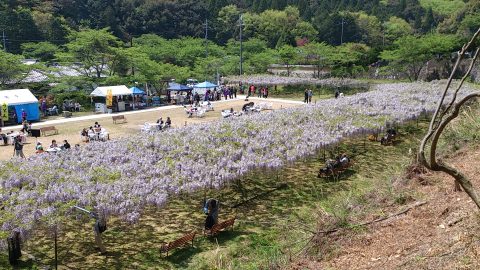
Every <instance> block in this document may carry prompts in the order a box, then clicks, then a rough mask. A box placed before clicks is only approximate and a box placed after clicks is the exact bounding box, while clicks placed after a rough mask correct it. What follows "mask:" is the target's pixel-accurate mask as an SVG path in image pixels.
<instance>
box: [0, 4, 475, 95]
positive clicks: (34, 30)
mask: <svg viewBox="0 0 480 270" xmlns="http://www.w3.org/2000/svg"><path fill="white" fill-rule="evenodd" d="M240 17H242V20H240ZM241 24H242V25H243V39H244V41H245V43H244V50H245V55H244V57H245V59H244V60H245V65H244V68H243V70H242V71H243V73H245V74H254V73H264V72H266V69H267V67H268V65H270V64H273V63H277V64H286V65H290V64H314V65H318V66H319V68H320V67H329V68H330V69H331V70H332V74H333V76H354V75H355V74H359V73H362V72H364V71H365V70H366V69H367V67H368V66H369V65H371V64H372V63H376V62H378V61H379V60H384V61H383V62H387V63H389V67H388V68H389V72H392V71H394V72H403V73H405V74H406V76H407V77H408V78H410V79H411V80H415V79H417V78H418V72H419V68H420V67H421V66H422V65H423V64H424V62H425V61H427V60H429V59H430V58H432V57H433V56H435V55H436V56H446V57H449V55H450V53H451V52H453V51H455V50H456V49H458V48H459V47H460V46H461V44H462V42H464V40H465V39H466V38H467V37H469V36H470V35H471V34H472V32H474V31H475V30H476V29H477V28H478V27H479V26H480V1H479V0H470V1H466V0H465V1H462V0H451V1H449V0H382V1H378V0H370V1H366V0H341V1H338V0H298V1H294V0H279V1H272V0H240V1H230V0H206V1H205V0H204V1H198V0H176V1H175V0H114V1H107V0H53V1H40V0H5V1H2V2H1V4H0V30H1V31H2V33H1V34H2V42H1V46H2V47H4V52H2V53H1V54H2V55H1V56H2V57H0V58H1V59H2V60H0V67H2V72H1V74H0V82H1V83H12V82H16V81H20V78H21V77H22V74H25V73H26V71H28V70H27V69H28V67H22V66H16V65H15V63H16V62H18V60H19V59H21V58H22V57H25V58H36V59H40V60H41V61H42V62H45V63H47V64H48V63H52V62H55V63H62V64H64V63H68V64H72V63H77V65H79V66H80V70H81V71H82V73H83V74H84V76H85V77H86V78H91V79H92V80H100V78H101V77H104V76H102V75H106V76H108V77H109V79H108V80H110V81H112V82H113V81H117V82H120V81H121V82H132V81H140V82H151V83H153V82H156V81H159V80H165V79H170V78H177V79H178V80H184V79H186V78H188V77H191V76H194V77H203V76H205V77H208V78H212V77H213V76H214V74H221V75H231V74H239V72H240V71H239V61H240V56H239V51H240V45H239V37H240V33H239V32H240V31H239V30H240V25H241ZM206 30H207V31H206ZM205 36H206V37H207V38H208V43H207V44H206V43H205V41H204V39H205ZM37 68H40V67H37ZM201 79H203V78H201ZM102 80H103V79H102ZM66 84H67V85H68V84H72V82H67V83H66Z"/></svg>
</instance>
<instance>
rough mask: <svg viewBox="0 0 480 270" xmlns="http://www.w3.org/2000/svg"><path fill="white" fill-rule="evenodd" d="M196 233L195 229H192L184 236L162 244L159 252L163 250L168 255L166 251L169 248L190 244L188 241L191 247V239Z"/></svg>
mask: <svg viewBox="0 0 480 270" xmlns="http://www.w3.org/2000/svg"><path fill="white" fill-rule="evenodd" d="M196 234H197V233H196V232H195V231H192V232H190V233H187V234H185V235H184V236H182V237H181V238H179V239H177V240H175V241H173V242H170V243H167V244H164V245H162V247H161V248H160V252H161V253H164V252H165V253H167V256H168V252H169V251H170V250H173V249H176V248H179V247H183V246H188V245H190V243H191V244H192V247H193V240H194V239H195V235H196Z"/></svg>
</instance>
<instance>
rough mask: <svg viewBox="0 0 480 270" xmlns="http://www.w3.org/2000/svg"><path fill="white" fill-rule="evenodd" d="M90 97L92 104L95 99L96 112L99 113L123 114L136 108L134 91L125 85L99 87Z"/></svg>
mask: <svg viewBox="0 0 480 270" xmlns="http://www.w3.org/2000/svg"><path fill="white" fill-rule="evenodd" d="M90 97H92V102H94V98H95V112H99V113H107V112H109V113H111V112H123V111H126V110H131V109H133V107H134V102H133V91H132V90H131V89H129V88H128V87H126V86H125V85H116V86H102V87H97V88H95V90H93V92H92V93H90ZM130 97H132V101H130Z"/></svg>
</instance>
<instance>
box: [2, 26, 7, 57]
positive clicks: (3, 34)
mask: <svg viewBox="0 0 480 270" xmlns="http://www.w3.org/2000/svg"><path fill="white" fill-rule="evenodd" d="M2 40H3V50H4V51H5V52H6V51H7V42H6V38H5V30H3V31H2Z"/></svg>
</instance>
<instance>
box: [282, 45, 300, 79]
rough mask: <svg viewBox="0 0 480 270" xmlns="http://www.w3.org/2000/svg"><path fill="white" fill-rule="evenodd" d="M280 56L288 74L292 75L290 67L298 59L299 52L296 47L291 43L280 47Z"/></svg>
mask: <svg viewBox="0 0 480 270" xmlns="http://www.w3.org/2000/svg"><path fill="white" fill-rule="evenodd" d="M278 56H279V57H280V60H281V61H282V64H284V65H285V66H286V68H287V76H290V68H291V65H292V64H295V63H296V61H297V59H298V53H297V51H296V49H295V48H294V47H292V46H290V45H283V46H282V47H281V48H279V49H278Z"/></svg>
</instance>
